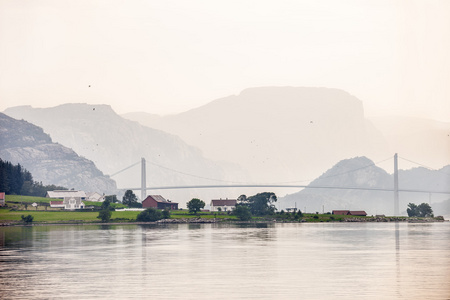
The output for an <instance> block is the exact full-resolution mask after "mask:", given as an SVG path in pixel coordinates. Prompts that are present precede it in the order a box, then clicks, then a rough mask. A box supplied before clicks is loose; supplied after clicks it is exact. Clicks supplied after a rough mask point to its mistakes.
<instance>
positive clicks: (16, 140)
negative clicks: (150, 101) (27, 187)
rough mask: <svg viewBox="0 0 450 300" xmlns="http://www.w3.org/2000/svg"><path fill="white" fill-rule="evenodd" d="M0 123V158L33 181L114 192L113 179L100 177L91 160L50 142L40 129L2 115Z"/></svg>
mask: <svg viewBox="0 0 450 300" xmlns="http://www.w3.org/2000/svg"><path fill="white" fill-rule="evenodd" d="M0 124H1V127H0V140H1V143H0V157H1V158H2V159H3V160H5V161H9V162H11V163H13V164H17V163H20V164H21V165H22V166H24V167H25V168H26V169H27V170H28V171H30V172H31V174H32V175H33V178H34V180H35V181H42V182H43V184H46V185H49V184H55V185H59V186H64V187H67V188H75V189H80V190H85V191H95V192H99V193H115V192H116V183H115V181H114V180H112V179H110V178H109V177H107V176H105V175H103V173H102V172H101V171H100V170H99V169H97V168H96V166H95V165H94V163H93V162H92V161H89V160H88V159H86V158H83V157H80V156H79V155H77V154H76V153H75V152H74V151H73V150H72V149H70V148H67V147H64V146H62V145H60V144H57V143H53V142H52V139H51V138H50V136H49V135H48V134H46V133H44V131H43V130H42V128H40V127H37V126H35V125H33V124H30V123H28V122H26V121H23V120H16V119H13V118H11V117H8V116H7V115H5V114H3V113H0Z"/></svg>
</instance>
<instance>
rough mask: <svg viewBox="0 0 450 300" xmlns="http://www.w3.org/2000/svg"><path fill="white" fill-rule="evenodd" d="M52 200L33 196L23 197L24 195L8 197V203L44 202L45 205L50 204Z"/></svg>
mask: <svg viewBox="0 0 450 300" xmlns="http://www.w3.org/2000/svg"><path fill="white" fill-rule="evenodd" d="M50 200H54V199H50V198H45V197H33V196H22V195H6V203H8V202H10V203H29V204H31V203H34V202H36V203H38V202H44V203H50Z"/></svg>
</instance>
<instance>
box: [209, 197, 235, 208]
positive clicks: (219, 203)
mask: <svg viewBox="0 0 450 300" xmlns="http://www.w3.org/2000/svg"><path fill="white" fill-rule="evenodd" d="M236 203H237V200H236V199H218V200H211V211H232V210H233V209H235V207H236Z"/></svg>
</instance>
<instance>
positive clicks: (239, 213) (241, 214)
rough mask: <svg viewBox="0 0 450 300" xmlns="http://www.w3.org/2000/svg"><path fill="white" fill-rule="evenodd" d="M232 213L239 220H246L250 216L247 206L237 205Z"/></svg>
mask: <svg viewBox="0 0 450 300" xmlns="http://www.w3.org/2000/svg"><path fill="white" fill-rule="evenodd" d="M233 214H234V215H235V216H236V217H237V218H238V219H239V220H241V221H248V220H250V219H251V218H252V213H251V212H250V209H249V208H248V207H247V206H243V205H238V206H236V208H235V209H234V211H233Z"/></svg>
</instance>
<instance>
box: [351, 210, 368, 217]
mask: <svg viewBox="0 0 450 300" xmlns="http://www.w3.org/2000/svg"><path fill="white" fill-rule="evenodd" d="M350 214H351V215H352V216H367V213H366V212H365V211H363V210H351V211H350Z"/></svg>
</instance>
